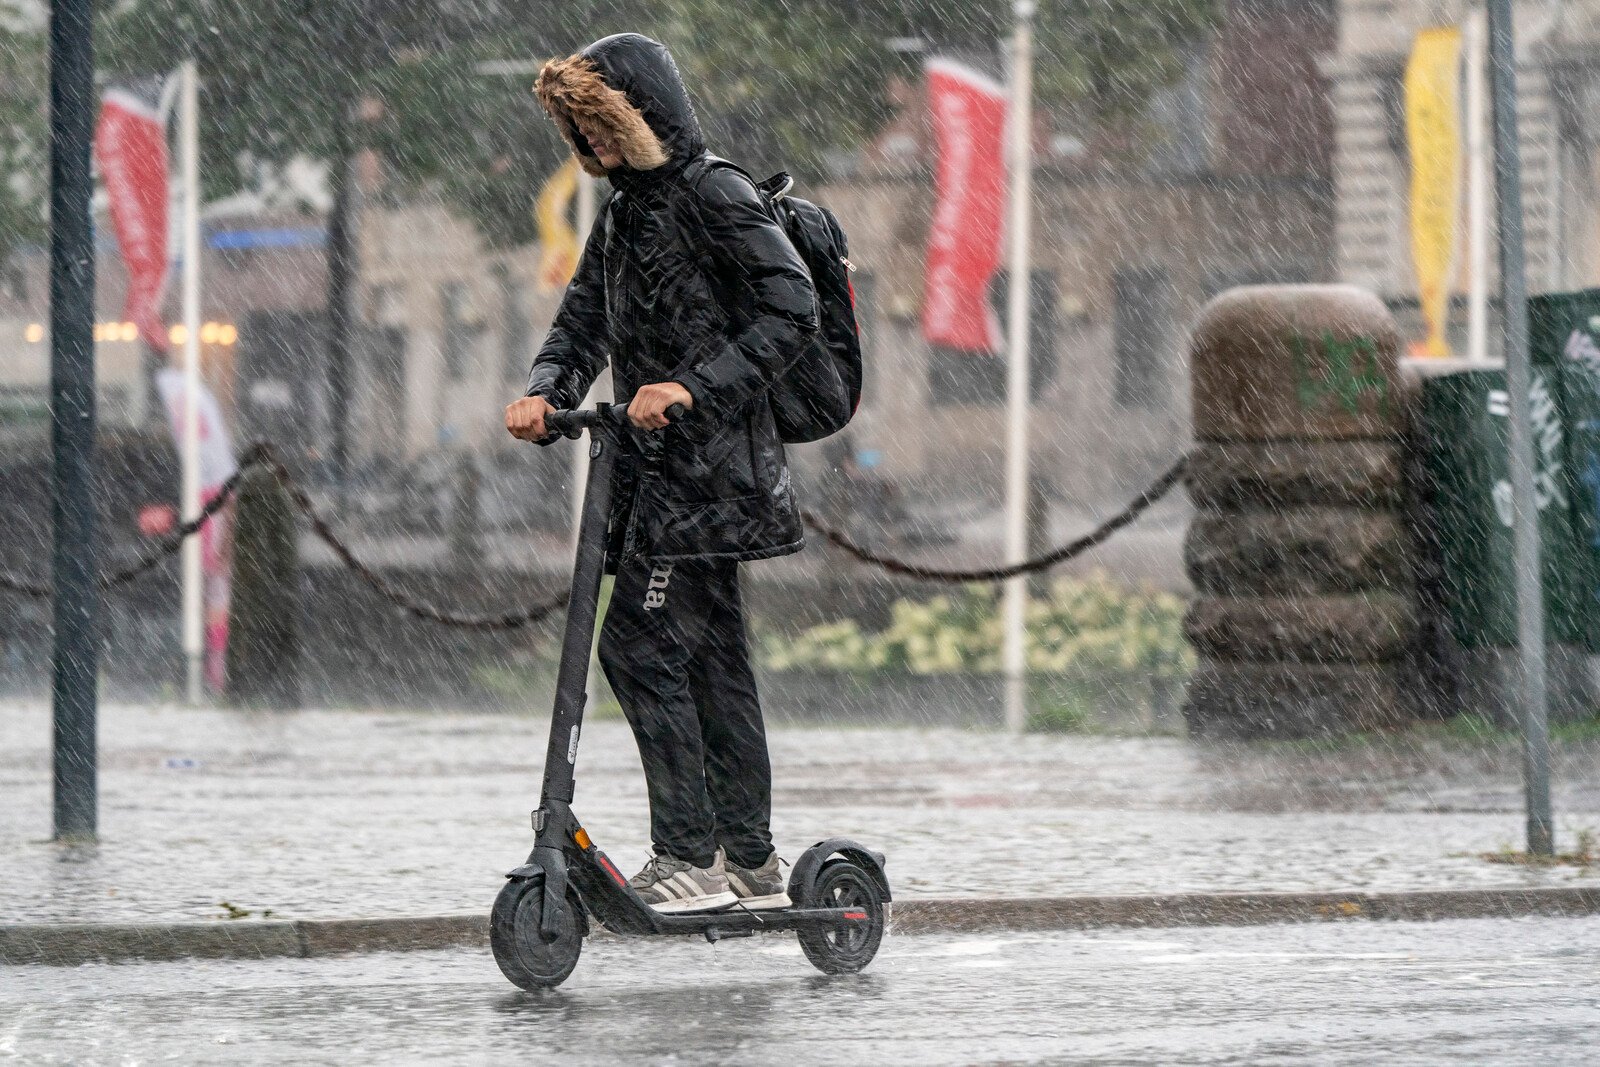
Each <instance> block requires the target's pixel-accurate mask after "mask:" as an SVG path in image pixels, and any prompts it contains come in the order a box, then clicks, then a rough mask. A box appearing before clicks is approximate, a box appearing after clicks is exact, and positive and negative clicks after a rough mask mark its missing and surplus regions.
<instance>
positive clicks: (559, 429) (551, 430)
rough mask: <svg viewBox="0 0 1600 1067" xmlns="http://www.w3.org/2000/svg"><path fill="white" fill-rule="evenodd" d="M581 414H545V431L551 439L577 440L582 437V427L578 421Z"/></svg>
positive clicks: (552, 412)
mask: <svg viewBox="0 0 1600 1067" xmlns="http://www.w3.org/2000/svg"><path fill="white" fill-rule="evenodd" d="M581 414H583V413H582V412H581V411H551V412H547V413H546V414H545V417H544V428H545V431H546V432H547V433H548V434H549V435H550V436H551V437H565V438H567V439H569V440H577V439H578V438H579V437H582V436H583V425H582V424H581V423H580V421H579V419H578V416H580V415H581Z"/></svg>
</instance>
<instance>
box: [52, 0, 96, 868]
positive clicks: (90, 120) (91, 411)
mask: <svg viewBox="0 0 1600 1067" xmlns="http://www.w3.org/2000/svg"><path fill="white" fill-rule="evenodd" d="M92 26H93V3H92V0H55V2H54V3H52V4H51V5H50V443H51V449H52V466H51V490H52V492H51V512H52V514H53V517H54V520H55V529H54V533H53V543H52V559H51V563H52V570H53V579H54V593H55V600H54V605H53V607H54V624H55V647H54V650H53V653H52V663H51V667H52V683H51V694H50V695H51V703H52V707H53V712H54V759H53V772H54V773H53V786H54V819H55V839H56V840H57V841H93V840H94V838H95V832H96V823H97V817H96V812H97V809H98V806H99V797H98V793H99V786H98V770H97V766H96V764H97V753H96V745H95V732H96V724H95V718H96V705H97V702H98V691H97V686H98V668H99V662H98V661H99V640H98V638H99V622H100V597H99V590H98V589H97V587H96V584H95V581H96V574H95V571H96V565H95V521H94V502H93V499H92V497H91V495H90V480H91V476H92V474H93V470H94V427H95V383H94V233H93V229H92V223H91V218H90V214H89V201H90V197H91V196H92V195H93V193H94V179H93V177H92V175H91V172H90V170H89V143H90V138H91V135H92V131H93V127H94V111H95V92H94V47H93V37H92Z"/></svg>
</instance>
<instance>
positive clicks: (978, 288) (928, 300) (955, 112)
mask: <svg viewBox="0 0 1600 1067" xmlns="http://www.w3.org/2000/svg"><path fill="white" fill-rule="evenodd" d="M928 103H929V107H930V108H931V109H932V112H933V131H934V137H935V139H936V141H937V143H938V151H939V161H938V166H937V168H936V171H935V178H934V183H935V184H934V189H935V193H936V195H937V206H936V207H935V209H934V213H933V227H932V229H931V230H930V231H929V234H928V262H927V273H926V276H925V281H924V286H923V298H922V336H923V337H925V338H926V339H927V340H928V341H929V342H931V343H932V344H936V345H943V346H945V347H948V348H955V349H959V350H961V351H964V352H983V353H989V354H992V353H995V352H998V351H999V350H1000V348H1001V345H1002V340H1001V335H1000V323H999V321H998V320H997V319H996V317H995V313H994V309H993V308H992V307H991V306H990V304H989V281H990V279H992V278H993V277H994V273H995V271H996V270H997V269H998V268H999V266H1000V241H1001V236H1002V234H1003V232H1004V229H1003V218H1004V211H1005V202H1006V196H1005V181H1006V168H1005V128H1006V104H1007V100H1006V91H1005V88H1004V87H1003V86H1001V85H1000V83H998V82H996V81H995V80H994V79H993V78H990V77H988V76H986V75H985V74H983V73H982V72H980V71H976V70H973V69H972V68H971V67H966V66H963V65H961V64H959V63H952V62H950V61H949V60H945V59H935V60H932V61H930V62H929V63H928Z"/></svg>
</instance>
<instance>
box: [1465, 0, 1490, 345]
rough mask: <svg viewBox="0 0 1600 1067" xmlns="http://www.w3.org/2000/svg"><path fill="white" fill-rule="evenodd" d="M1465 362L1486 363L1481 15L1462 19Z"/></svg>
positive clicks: (1474, 12) (1485, 161) (1485, 176)
mask: <svg viewBox="0 0 1600 1067" xmlns="http://www.w3.org/2000/svg"><path fill="white" fill-rule="evenodd" d="M1465 37H1466V41H1465V42H1464V43H1465V47H1464V48H1462V50H1461V51H1462V56H1463V58H1464V60H1465V62H1466V65H1467V76H1466V85H1467V108H1466V111H1467V114H1466V125H1467V275H1468V277H1467V358H1468V359H1470V360H1472V361H1473V362H1475V363H1482V362H1484V361H1485V360H1487V359H1488V358H1489V146H1488V139H1487V138H1485V137H1484V99H1485V97H1486V96H1487V95H1488V94H1487V93H1486V91H1485V88H1484V77H1483V65H1484V37H1485V34H1484V12H1483V9H1482V8H1480V7H1476V6H1475V7H1474V8H1473V9H1472V10H1471V11H1470V12H1468V14H1467V19H1466V34H1465Z"/></svg>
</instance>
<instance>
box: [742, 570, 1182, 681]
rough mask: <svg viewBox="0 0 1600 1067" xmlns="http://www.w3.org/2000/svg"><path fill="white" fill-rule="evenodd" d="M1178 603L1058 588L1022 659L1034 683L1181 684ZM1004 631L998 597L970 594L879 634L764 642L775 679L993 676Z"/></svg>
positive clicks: (824, 628) (1108, 587) (840, 629)
mask: <svg viewBox="0 0 1600 1067" xmlns="http://www.w3.org/2000/svg"><path fill="white" fill-rule="evenodd" d="M1183 610H1184V604H1183V601H1182V599H1181V598H1179V597H1176V596H1173V595H1171V594H1169V593H1162V592H1158V591H1156V590H1152V589H1145V588H1132V587H1128V586H1124V585H1119V584H1118V583H1116V582H1114V581H1112V580H1111V579H1109V578H1108V577H1106V576H1105V575H1103V574H1099V573H1096V574H1094V575H1091V576H1089V577H1087V578H1081V579H1075V578H1059V579H1057V580H1055V581H1054V582H1053V583H1051V585H1050V592H1049V595H1048V596H1046V597H1043V598H1034V599H1032V600H1031V601H1030V602H1029V604H1028V609H1027V639H1026V646H1025V651H1026V656H1027V665H1028V670H1029V672H1031V673H1035V674H1059V675H1070V676H1077V677H1085V678H1118V677H1127V678H1134V677H1137V678H1140V679H1145V680H1151V681H1179V680H1182V679H1183V678H1185V677H1187V676H1188V674H1189V672H1190V671H1191V670H1192V669H1193V665H1194V656H1193V653H1192V652H1191V650H1190V649H1189V647H1188V645H1187V644H1186V643H1185V642H1184V639H1183ZM1003 640H1004V626H1003V623H1002V620H1001V617H1000V610H999V594H998V592H997V591H996V590H995V589H994V588H993V587H990V586H968V587H966V588H964V589H962V590H961V591H960V592H958V593H954V594H950V595H943V596H936V597H934V598H932V599H931V600H926V601H914V600H899V601H896V602H895V604H894V605H893V607H892V609H891V617H890V623H889V625H888V626H887V627H886V628H885V629H883V630H880V631H878V632H876V633H867V632H864V631H862V629H861V628H860V626H858V625H857V624H856V623H855V622H854V621H852V620H844V621H841V622H832V623H825V624H823V625H821V626H814V627H812V628H810V629H808V630H805V631H803V632H802V633H800V634H798V635H794V636H788V635H784V636H781V637H780V636H776V635H767V636H766V637H765V638H764V640H763V642H762V653H763V661H764V663H765V665H766V666H767V667H768V668H769V669H771V670H778V671H782V670H830V671H849V672H853V673H858V674H877V673H900V674H957V673H973V674H997V673H999V672H1000V670H1001V647H1002V644H1003Z"/></svg>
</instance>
